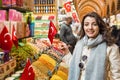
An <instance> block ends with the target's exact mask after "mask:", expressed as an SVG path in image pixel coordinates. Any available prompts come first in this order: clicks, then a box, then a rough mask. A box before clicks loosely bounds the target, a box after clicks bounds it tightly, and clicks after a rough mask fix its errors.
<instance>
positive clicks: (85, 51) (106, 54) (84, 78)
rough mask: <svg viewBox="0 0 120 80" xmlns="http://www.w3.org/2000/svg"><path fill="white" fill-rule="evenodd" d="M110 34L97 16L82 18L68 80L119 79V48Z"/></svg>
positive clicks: (89, 15) (91, 14)
mask: <svg viewBox="0 0 120 80" xmlns="http://www.w3.org/2000/svg"><path fill="white" fill-rule="evenodd" d="M110 31H111V30H110V28H109V27H108V26H107V25H106V24H105V22H104V21H103V20H102V18H101V17H100V16H99V15H98V14H97V13H95V12H91V13H88V14H87V15H85V16H84V17H83V20H82V23H81V30H80V40H79V41H78V42H77V44H76V46H75V49H74V52H73V57H72V60H71V63H70V69H69V77H68V80H120V54H119V49H118V46H117V45H115V44H114V39H113V38H112V37H111V35H110Z"/></svg>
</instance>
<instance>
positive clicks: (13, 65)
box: [0, 0, 120, 80]
mask: <svg viewBox="0 0 120 80" xmlns="http://www.w3.org/2000/svg"><path fill="white" fill-rule="evenodd" d="M92 11H95V12H97V13H98V14H99V15H101V16H102V18H103V20H104V21H105V22H106V23H109V25H110V27H111V26H113V25H116V26H117V30H118V29H120V0H0V80H67V79H68V69H69V61H70V59H68V58H67V56H71V55H69V51H68V49H67V48H66V44H65V43H64V42H62V41H61V40H60V39H59V35H56V34H59V30H60V25H61V24H62V23H63V21H64V18H65V17H66V16H71V17H72V18H73V23H72V30H73V32H74V34H76V31H75V30H76V26H79V28H78V29H77V30H79V29H80V25H81V20H82V18H83V16H84V15H85V14H87V13H88V12H92ZM50 26H54V27H53V28H54V32H55V34H52V35H51V33H52V31H50ZM53 28H52V29H53ZM31 66H32V67H31ZM25 70H27V71H25ZM29 73H30V74H29ZM25 76H27V77H25Z"/></svg>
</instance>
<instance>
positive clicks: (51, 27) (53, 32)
mask: <svg viewBox="0 0 120 80" xmlns="http://www.w3.org/2000/svg"><path fill="white" fill-rule="evenodd" d="M56 34H57V29H56V27H55V25H54V24H53V22H52V21H50V24H49V32H48V38H49V40H50V42H51V44H52V42H53V38H54V36H55V35H56Z"/></svg>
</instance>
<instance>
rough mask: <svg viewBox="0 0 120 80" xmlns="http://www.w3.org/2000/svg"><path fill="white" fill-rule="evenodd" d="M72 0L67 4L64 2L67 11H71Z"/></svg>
mask: <svg viewBox="0 0 120 80" xmlns="http://www.w3.org/2000/svg"><path fill="white" fill-rule="evenodd" d="M70 4H71V2H70V1H69V2H66V3H65V4H64V8H65V10H66V11H67V12H71V5H70Z"/></svg>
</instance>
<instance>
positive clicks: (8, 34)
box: [4, 33, 12, 43]
mask: <svg viewBox="0 0 120 80" xmlns="http://www.w3.org/2000/svg"><path fill="white" fill-rule="evenodd" d="M7 36H8V37H9V39H6V37H7ZM4 38H5V40H4V42H5V43H7V42H8V40H12V37H11V34H10V33H6V34H5V35H4Z"/></svg>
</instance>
